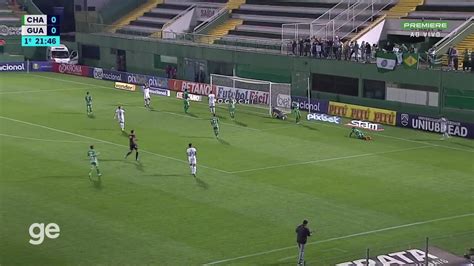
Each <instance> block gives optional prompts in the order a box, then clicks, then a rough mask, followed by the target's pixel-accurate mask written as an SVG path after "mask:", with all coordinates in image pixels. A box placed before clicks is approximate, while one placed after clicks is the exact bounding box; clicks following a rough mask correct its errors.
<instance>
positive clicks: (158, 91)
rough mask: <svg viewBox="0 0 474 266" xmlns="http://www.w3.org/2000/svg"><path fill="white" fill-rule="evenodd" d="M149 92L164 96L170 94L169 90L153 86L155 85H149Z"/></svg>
mask: <svg viewBox="0 0 474 266" xmlns="http://www.w3.org/2000/svg"><path fill="white" fill-rule="evenodd" d="M142 89H143V88H142ZM150 94H152V95H158V96H164V97H170V96H171V92H170V90H167V89H161V88H155V87H150Z"/></svg>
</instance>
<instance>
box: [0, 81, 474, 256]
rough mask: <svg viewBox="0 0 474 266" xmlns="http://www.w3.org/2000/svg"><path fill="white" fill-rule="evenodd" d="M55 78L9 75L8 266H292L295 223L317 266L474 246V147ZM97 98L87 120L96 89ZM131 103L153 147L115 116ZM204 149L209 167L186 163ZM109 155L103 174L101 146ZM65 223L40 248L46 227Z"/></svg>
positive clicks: (4, 110) (2, 132)
mask: <svg viewBox="0 0 474 266" xmlns="http://www.w3.org/2000/svg"><path fill="white" fill-rule="evenodd" d="M112 87H113V83H111V82H106V81H98V80H93V79H86V78H81V77H74V76H67V75H57V74H51V73H46V74H17V73H14V74H5V73H2V74H0V98H1V107H0V108H1V111H0V140H1V145H0V149H1V154H0V156H1V158H0V159H1V160H0V161H1V179H0V225H1V226H0V228H1V229H0V239H1V240H0V264H1V265H12V264H36V265H64V264H82V265H89V264H107V265H118V264H121V265H123V264H157V265H201V264H206V263H210V264H236V265H257V264H259V265H261V264H265V265H294V264H295V263H296V255H297V250H296V244H295V234H294V229H295V227H296V226H297V225H298V224H299V223H301V221H302V220H303V219H304V218H306V219H308V220H309V222H310V223H309V226H310V228H311V229H313V230H315V231H316V232H315V234H314V236H312V237H311V239H310V244H309V245H308V246H307V248H306V261H307V263H308V265H334V264H336V263H340V262H345V261H348V260H352V259H359V258H363V257H364V255H365V252H366V248H370V249H371V254H373V255H379V254H385V253H387V252H394V251H400V250H405V249H407V248H413V247H415V248H422V247H423V244H424V242H425V237H430V244H431V245H433V246H438V247H441V248H443V249H445V250H448V251H450V252H453V253H456V254H463V252H464V251H465V250H466V249H467V248H469V247H472V246H474V205H473V196H474V194H473V191H474V181H473V180H474V179H473V178H474V171H473V158H474V157H473V156H474V142H473V141H472V140H466V139H460V138H451V139H449V140H445V141H440V135H438V134H429V133H424V132H420V131H414V130H407V129H400V128H394V127H388V128H387V129H386V130H385V131H384V132H382V133H377V134H371V135H372V137H373V138H374V140H373V141H371V142H365V141H360V140H356V139H350V138H348V137H347V135H348V133H349V130H348V129H347V128H346V127H344V126H337V125H332V124H327V123H312V122H304V123H303V124H301V125H295V124H294V122H292V121H293V119H292V117H290V121H280V120H274V119H270V118H268V117H266V116H265V111H264V110H261V111H259V110H258V109H255V108H253V107H248V106H238V107H237V114H236V121H235V122H234V121H232V120H230V118H229V115H228V113H227V109H226V108H224V107H223V108H219V109H218V112H219V116H220V117H221V119H220V120H221V138H222V140H220V141H219V140H216V139H215V138H214V136H213V132H212V129H211V126H210V123H209V111H208V108H207V106H206V103H205V102H204V103H192V105H191V109H190V113H191V114H190V115H184V113H183V104H182V102H181V100H177V99H176V98H174V97H170V98H165V97H154V98H153V99H152V100H153V102H152V105H153V106H154V108H155V110H154V111H147V110H146V109H145V108H144V107H143V97H142V94H141V93H138V92H137V93H132V92H127V91H119V90H115V89H113V88H112ZM86 91H90V92H91V93H92V96H93V98H94V112H95V117H93V118H90V117H88V116H87V115H86V110H85V103H84V95H85V92H86ZM118 104H122V105H123V106H124V108H125V110H126V129H127V130H131V129H135V131H136V134H137V138H138V143H139V147H140V152H141V161H140V163H137V162H135V161H134V158H132V157H133V156H130V157H129V158H128V159H127V160H124V155H125V153H126V152H127V150H128V139H127V137H126V136H125V135H123V134H122V133H121V132H120V129H119V126H118V123H117V122H116V121H115V120H113V115H114V110H115V107H116V106H117V105H118ZM189 142H192V143H193V144H194V145H195V146H196V148H197V150H198V178H197V179H194V178H193V177H192V176H191V175H190V171H189V167H188V166H187V163H186V160H187V158H186V155H185V151H186V148H187V144H188V143H189ZM90 144H94V145H95V147H96V150H97V151H99V152H100V156H99V162H100V168H101V170H102V172H103V176H102V178H101V181H100V182H99V181H98V179H97V178H95V180H96V181H94V182H91V181H90V180H89V178H88V175H87V174H88V172H89V160H88V158H87V151H88V147H89V145H90ZM53 222H54V223H57V224H58V225H59V226H60V229H61V233H60V237H59V238H57V239H47V238H45V240H44V242H43V243H42V244H41V245H36V246H35V245H31V244H29V243H28V241H29V239H30V236H29V233H28V228H29V226H30V225H31V224H32V223H46V224H47V223H53Z"/></svg>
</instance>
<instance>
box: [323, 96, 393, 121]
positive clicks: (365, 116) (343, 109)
mask: <svg viewBox="0 0 474 266" xmlns="http://www.w3.org/2000/svg"><path fill="white" fill-rule="evenodd" d="M328 113H329V114H330V115H337V116H343V117H347V118H352V119H357V120H363V121H370V122H375V123H380V124H386V125H391V126H395V125H396V123H397V121H396V120H397V112H395V111H391V110H386V109H379V108H372V107H366V106H361V105H353V104H346V103H338V102H332V101H331V102H329V110H328Z"/></svg>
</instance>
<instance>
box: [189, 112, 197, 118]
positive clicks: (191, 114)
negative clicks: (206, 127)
mask: <svg viewBox="0 0 474 266" xmlns="http://www.w3.org/2000/svg"><path fill="white" fill-rule="evenodd" d="M187 115H188V116H190V117H194V118H198V116H197V115H195V114H193V113H187Z"/></svg>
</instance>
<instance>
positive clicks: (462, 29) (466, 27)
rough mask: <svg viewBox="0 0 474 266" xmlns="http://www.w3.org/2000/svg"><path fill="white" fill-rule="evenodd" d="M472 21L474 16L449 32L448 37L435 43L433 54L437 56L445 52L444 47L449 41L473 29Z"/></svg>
mask: <svg viewBox="0 0 474 266" xmlns="http://www.w3.org/2000/svg"><path fill="white" fill-rule="evenodd" d="M473 20H474V16H471V17H470V18H469V19H467V20H466V21H465V22H463V23H462V24H461V25H459V26H458V27H457V28H455V29H454V30H453V31H451V32H450V33H449V34H448V35H446V36H444V38H442V39H441V40H439V41H438V42H437V43H435V45H433V48H434V49H435V54H439V53H440V52H442V51H443V50H445V49H446V47H448V46H449V44H450V43H451V40H453V39H454V38H455V37H456V36H459V35H460V34H462V33H464V32H465V31H467V30H469V29H470V28H471V27H473V26H474V23H473Z"/></svg>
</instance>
